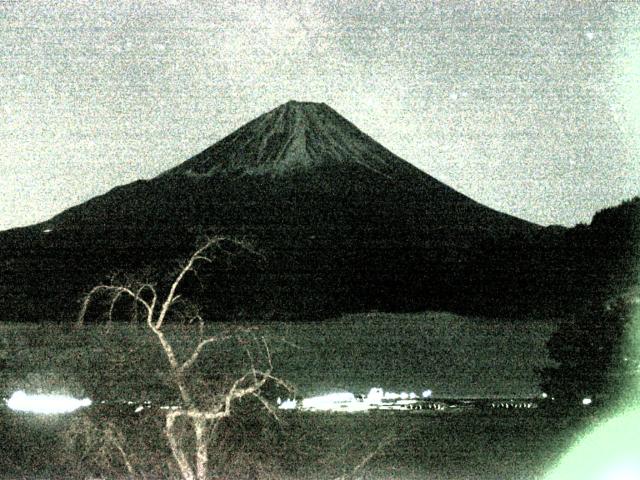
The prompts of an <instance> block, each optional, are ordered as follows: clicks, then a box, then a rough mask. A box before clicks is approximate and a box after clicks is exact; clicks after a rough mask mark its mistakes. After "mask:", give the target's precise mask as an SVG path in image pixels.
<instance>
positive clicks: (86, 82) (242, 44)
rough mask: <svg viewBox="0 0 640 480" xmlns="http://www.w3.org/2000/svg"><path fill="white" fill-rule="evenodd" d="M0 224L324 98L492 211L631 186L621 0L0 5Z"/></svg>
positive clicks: (637, 92)
mask: <svg viewBox="0 0 640 480" xmlns="http://www.w3.org/2000/svg"><path fill="white" fill-rule="evenodd" d="M0 40H1V41H0V65H1V68H0V169H1V170H0V172H1V176H0V192H1V193H2V199H1V200H0V229H4V228H9V227H12V226H18V225H25V224H29V223H33V222H36V221H41V220H45V219H47V218H49V217H50V216H52V215H54V214H55V213H58V212H59V211H61V210H62V209H64V208H67V207H70V206H72V205H75V204H77V203H80V202H82V201H84V200H87V199H89V198H90V197H92V196H95V195H97V194H100V193H103V192H105V191H107V190H109V189H110V188H112V187H114V186H116V185H119V184H123V183H127V182H130V181H133V180H135V179H138V178H149V177H152V176H154V175H156V174H158V173H160V172H162V171H163V170H165V169H167V168H169V167H172V166H174V165H176V164H178V163H180V162H182V161H184V160H186V159H187V158H188V157H190V156H191V155H193V154H195V153H197V152H198V151H200V150H202V149H203V148H205V147H207V146H208V145H210V144H212V143H214V142H215V141H217V140H219V139H220V138H222V137H223V136H224V135H226V134H227V133H230V132H231V131H233V130H235V129H236V128H238V127H239V126H241V125H242V124H244V123H245V122H247V121H249V120H251V119H253V118H254V117H256V116H257V115H259V114H261V113H263V112H265V111H267V110H269V109H271V108H274V107H276V106H277V105H279V104H281V103H283V102H285V101H287V100H289V99H296V100H308V101H318V102H326V103H328V104H329V105H331V106H332V107H333V108H334V109H336V110H337V111H338V112H340V113H341V114H343V115H344V116H346V117H347V118H348V119H350V120H351V121H352V122H354V123H355V124H356V125H358V126H359V127H360V128H361V129H362V130H364V131H365V132H366V133H368V134H369V135H371V136H372V137H374V138H375V139H377V140H378V141H380V142H381V143H382V144H384V145H385V146H386V147H388V148H389V149H390V150H392V151H393V152H395V153H396V154H398V155H400V156H401V157H403V158H404V159H406V160H408V161H410V162H412V163H414V164H415V165H417V166H418V167H420V168H422V169H423V170H425V171H426V172H428V173H430V174H431V175H433V176H435V177H436V178H438V179H440V180H442V181H444V182H446V183H447V184H449V185H451V186H452V187H454V188H456V189H458V190H459V191H461V192H463V193H465V194H467V195H469V196H471V197H472V198H474V199H476V200H478V201H480V202H482V203H485V204H487V205H489V206H491V207H493V208H496V209H498V210H501V211H505V212H508V213H511V214H514V215H517V216H520V217H522V218H526V219H529V220H532V221H534V222H538V223H541V224H550V223H562V224H565V225H572V224H575V223H576V222H586V221H589V219H590V217H591V215H592V214H593V213H594V212H595V211H596V210H597V209H600V208H602V207H604V206H608V205H613V204H616V203H618V202H619V201H621V200H623V199H625V198H629V197H632V196H634V195H636V194H639V193H640V155H639V154H640V3H639V2H636V1H606V0H596V1H587V0H585V1H573V2H570V1H548V0H536V1H527V2H525V1H521V2H489V1H475V2H474V1H471V0H469V1H460V2H455V1H449V0H447V1H442V2H410V1H388V2H386V1H380V2H363V1H361V0H351V1H342V2H331V1H328V0H317V1H310V0H297V1H284V0H263V1H260V2H246V1H237V0H233V1H227V0H216V1H196V0H173V1H170V0H166V1H160V0H155V1H140V0H135V1H134V0H131V1H118V0H109V1H103V0H74V1H72V0H56V1H46V0H17V1H14V0H0Z"/></svg>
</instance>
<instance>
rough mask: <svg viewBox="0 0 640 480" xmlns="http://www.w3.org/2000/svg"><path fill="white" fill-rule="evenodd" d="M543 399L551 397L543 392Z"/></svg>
mask: <svg viewBox="0 0 640 480" xmlns="http://www.w3.org/2000/svg"><path fill="white" fill-rule="evenodd" d="M540 396H541V397H542V398H547V397H548V396H549V395H547V394H546V393H545V392H542V395H540Z"/></svg>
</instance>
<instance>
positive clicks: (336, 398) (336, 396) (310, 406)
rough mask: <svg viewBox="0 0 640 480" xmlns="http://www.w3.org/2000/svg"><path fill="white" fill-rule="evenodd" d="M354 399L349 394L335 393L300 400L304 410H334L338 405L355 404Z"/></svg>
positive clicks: (353, 396) (352, 395)
mask: <svg viewBox="0 0 640 480" xmlns="http://www.w3.org/2000/svg"><path fill="white" fill-rule="evenodd" d="M355 400H356V397H355V395H354V394H353V393H351V392H336V393H329V394H327V395H320V396H318V397H311V398H305V399H304V400H302V408H303V409H304V410H336V408H338V407H339V405H340V404H349V403H352V402H355Z"/></svg>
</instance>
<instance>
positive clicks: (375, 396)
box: [367, 387, 384, 403]
mask: <svg viewBox="0 0 640 480" xmlns="http://www.w3.org/2000/svg"><path fill="white" fill-rule="evenodd" d="M383 398H384V390H382V389H381V388H380V387H374V388H372V389H371V390H369V393H368V394H367V401H368V402H371V403H374V402H375V403H379V402H381V401H382V399H383Z"/></svg>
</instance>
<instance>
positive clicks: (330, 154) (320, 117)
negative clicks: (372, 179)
mask: <svg viewBox="0 0 640 480" xmlns="http://www.w3.org/2000/svg"><path fill="white" fill-rule="evenodd" d="M398 161H399V162H401V163H404V161H402V160H400V159H399V158H397V157H395V155H393V154H392V153H391V152H390V151H388V150H387V149H386V148H384V147H383V146H382V145H380V144H379V143H377V142H375V141H374V140H373V139H372V138H370V137H369V136H367V135H366V134H364V133H363V132H362V131H360V130H359V129H358V128H357V127H356V126H355V125H353V124H352V123H351V122H349V121H348V120H346V119H345V118H344V117H342V116H341V115H340V114H339V113H337V112H336V111H335V110H333V109H332V108H331V107H329V106H328V105H326V104H324V103H312V102H297V101H289V102H287V103H285V104H283V105H280V106H279V107H277V108H275V109H273V110H271V111H270V112H267V113H265V114H263V115H261V116H259V117H258V118H256V119H255V120H253V121H251V122H249V123H247V124H246V125H245V126H243V127H241V128H239V129H238V130H236V131H235V132H233V133H232V134H230V135H228V136H227V137H225V138H223V139H222V140H220V141H219V142H218V143H216V144H215V145H213V146H211V147H209V148H207V149H206V150H204V151H203V152H201V153H200V154H198V155H196V156H195V157H193V158H191V159H190V160H188V161H186V162H185V163H183V164H182V165H179V166H178V167H176V168H174V169H172V170H170V171H169V172H167V174H169V175H175V174H191V175H211V174H215V173H218V172H221V171H224V172H234V173H248V174H271V175H284V174H287V173H291V172H300V171H302V170H308V169H313V168H317V167H319V166H324V167H328V166H331V165H345V164H349V163H353V164H358V165H360V166H363V167H365V168H367V169H369V170H370V171H372V172H375V173H379V174H383V175H385V174H389V173H391V171H392V170H393V168H394V164H397V163H398ZM397 166H398V165H395V167H396V168H397Z"/></svg>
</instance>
